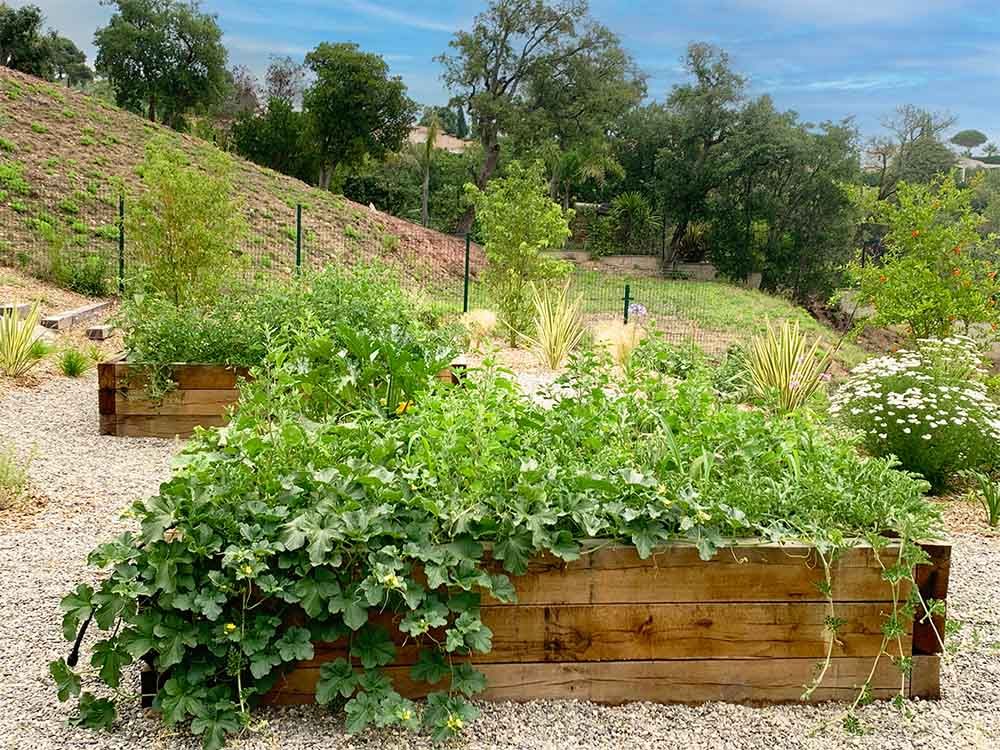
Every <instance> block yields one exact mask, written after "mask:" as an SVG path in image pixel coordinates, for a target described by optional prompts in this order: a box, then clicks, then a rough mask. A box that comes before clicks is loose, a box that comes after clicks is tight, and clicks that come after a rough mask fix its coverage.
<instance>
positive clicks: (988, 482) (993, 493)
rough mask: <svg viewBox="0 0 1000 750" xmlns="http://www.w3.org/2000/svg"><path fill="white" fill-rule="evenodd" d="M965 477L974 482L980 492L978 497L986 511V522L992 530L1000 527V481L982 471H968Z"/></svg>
mask: <svg viewBox="0 0 1000 750" xmlns="http://www.w3.org/2000/svg"><path fill="white" fill-rule="evenodd" d="M965 476H966V477H967V478H968V479H971V480H972V481H973V482H974V484H975V488H976V490H978V492H977V495H976V496H977V497H978V499H979V502H980V504H981V505H982V506H983V510H985V511H986V522H987V523H988V524H989V525H990V528H993V529H995V528H996V527H997V526H1000V481H997V479H996V478H995V477H992V476H990V475H989V474H987V473H985V472H982V471H968V472H965Z"/></svg>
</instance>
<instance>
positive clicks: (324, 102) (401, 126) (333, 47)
mask: <svg viewBox="0 0 1000 750" xmlns="http://www.w3.org/2000/svg"><path fill="white" fill-rule="evenodd" d="M306 65H307V66H308V67H309V69H310V70H311V71H312V72H313V73H314V74H315V76H316V82H315V83H314V84H313V85H312V86H310V87H309V88H308V89H307V90H306V92H305V94H304V96H303V109H304V111H305V112H306V115H307V116H308V120H309V128H310V133H311V135H312V140H313V143H314V145H315V148H316V154H317V157H318V165H319V184H320V186H321V187H324V188H325V187H329V185H330V179H331V177H332V175H333V170H334V169H335V168H336V167H338V166H342V167H349V166H351V165H355V164H358V163H359V162H360V161H361V160H362V159H364V157H365V156H369V155H370V156H372V157H373V158H376V159H378V158H382V157H383V156H385V155H386V154H387V153H391V152H394V151H398V150H399V149H400V148H401V147H402V145H403V142H404V141H405V140H406V138H407V136H408V135H409V132H410V127H411V125H412V124H413V122H414V121H415V120H416V115H417V105H416V103H415V102H414V101H413V100H412V99H410V98H409V97H408V96H407V95H406V86H405V85H404V84H403V81H402V79H401V78H399V76H390V75H389V66H388V65H386V63H385V60H383V59H382V58H381V57H380V56H379V55H375V54H372V53H369V52H362V51H361V50H360V49H359V48H358V45H356V44H350V43H342V44H329V43H327V42H324V43H323V44H320V45H319V46H318V47H317V48H316V49H314V50H313V51H312V52H310V53H309V54H308V55H306Z"/></svg>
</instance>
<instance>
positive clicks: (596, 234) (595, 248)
mask: <svg viewBox="0 0 1000 750" xmlns="http://www.w3.org/2000/svg"><path fill="white" fill-rule="evenodd" d="M616 237H617V227H616V225H615V220H614V217H611V216H596V217H595V218H594V220H593V221H592V222H591V223H590V227H589V229H588V232H587V252H588V253H590V257H592V258H604V257H606V256H608V255H614V254H615V253H616V252H618V240H617V238H616Z"/></svg>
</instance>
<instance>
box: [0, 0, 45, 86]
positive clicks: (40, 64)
mask: <svg viewBox="0 0 1000 750" xmlns="http://www.w3.org/2000/svg"><path fill="white" fill-rule="evenodd" d="M44 23H45V17H44V16H43V15H42V11H41V10H39V8H38V6H37V5H26V6H24V7H23V8H11V7H10V6H8V5H7V4H6V3H4V4H0V65H4V66H5V67H8V68H12V69H13V70H19V71H21V72H22V73H28V74H29V75H33V76H38V77H39V78H47V79H51V78H52V77H53V75H54V65H53V60H52V52H53V50H52V47H51V45H50V44H49V42H48V40H47V39H46V38H45V37H44V35H43V33H42V25H43V24H44Z"/></svg>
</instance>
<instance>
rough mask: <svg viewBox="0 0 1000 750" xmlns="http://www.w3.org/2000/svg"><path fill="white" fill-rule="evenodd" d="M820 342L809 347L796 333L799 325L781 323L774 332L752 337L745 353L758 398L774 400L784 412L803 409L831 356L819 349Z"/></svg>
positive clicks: (786, 322)
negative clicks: (748, 348)
mask: <svg viewBox="0 0 1000 750" xmlns="http://www.w3.org/2000/svg"><path fill="white" fill-rule="evenodd" d="M821 343H822V341H821V339H819V338H817V339H816V340H815V341H814V342H813V343H812V345H811V346H810V344H809V341H808V340H807V339H806V337H805V335H803V334H802V333H801V332H800V331H799V322H798V321H795V323H794V324H792V323H790V322H789V321H787V320H786V321H785V322H784V323H782V325H781V328H780V329H778V331H777V333H776V332H775V330H774V327H773V326H771V325H770V324H769V325H768V327H767V333H765V334H762V335H760V336H755V337H754V338H753V340H752V342H751V344H750V350H749V352H748V354H747V367H748V368H749V370H750V377H751V379H752V380H753V384H754V389H755V390H756V392H757V395H758V396H760V397H761V398H763V399H766V400H769V401H773V402H774V403H775V404H776V405H777V407H778V408H779V409H780V410H781V411H784V412H789V411H795V410H796V409H799V408H801V407H802V406H804V405H805V404H806V403H807V402H808V401H809V399H810V398H812V396H813V394H814V393H816V391H818V390H819V388H820V386H821V385H822V384H823V382H824V381H826V380H829V376H828V375H827V373H826V370H827V367H828V366H829V363H830V353H829V352H826V351H823V350H821V349H820V344H821Z"/></svg>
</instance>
